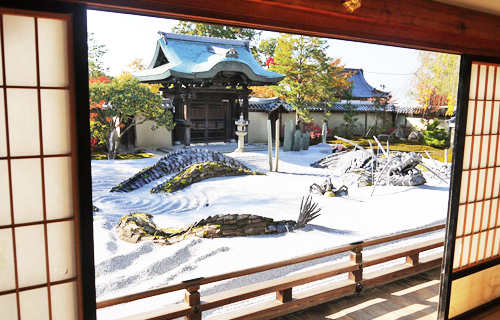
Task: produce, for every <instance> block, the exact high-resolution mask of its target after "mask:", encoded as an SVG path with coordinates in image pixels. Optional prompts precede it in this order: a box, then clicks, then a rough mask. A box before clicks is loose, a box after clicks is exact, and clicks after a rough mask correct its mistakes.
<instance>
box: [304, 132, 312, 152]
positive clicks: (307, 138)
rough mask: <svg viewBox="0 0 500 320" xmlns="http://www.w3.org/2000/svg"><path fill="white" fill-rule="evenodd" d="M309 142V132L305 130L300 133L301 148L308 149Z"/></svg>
mask: <svg viewBox="0 0 500 320" xmlns="http://www.w3.org/2000/svg"><path fill="white" fill-rule="evenodd" d="M310 142H311V134H310V133H309V132H305V133H304V134H303V135H302V150H309V143H310Z"/></svg>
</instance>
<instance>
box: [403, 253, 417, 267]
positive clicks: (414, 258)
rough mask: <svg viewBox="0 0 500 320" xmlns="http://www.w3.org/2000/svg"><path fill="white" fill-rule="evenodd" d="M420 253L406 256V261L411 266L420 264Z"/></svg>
mask: <svg viewBox="0 0 500 320" xmlns="http://www.w3.org/2000/svg"><path fill="white" fill-rule="evenodd" d="M418 255H419V254H418V253H415V254H412V255H409V256H406V263H407V264H409V265H410V266H414V265H417V264H418Z"/></svg>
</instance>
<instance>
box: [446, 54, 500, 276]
mask: <svg viewBox="0 0 500 320" xmlns="http://www.w3.org/2000/svg"><path fill="white" fill-rule="evenodd" d="M499 121H500V66H496V65H491V64H481V63H473V64H472V71H471V85H470V93H469V108H468V114H467V128H466V136H465V148H464V162H463V170H462V186H461V188H460V206H459V213H458V221H457V234H456V244H455V257H454V260H453V262H454V264H453V268H454V269H461V268H464V267H468V266H472V265H474V264H477V263H480V262H483V261H486V260H489V259H492V258H494V257H497V256H498V255H499V253H500V252H499V244H500V230H499V228H500V224H499V222H500V221H499V219H498V216H499V208H500V207H499V205H500V203H499V190H500V147H499V144H500V139H499V138H500V135H499Z"/></svg>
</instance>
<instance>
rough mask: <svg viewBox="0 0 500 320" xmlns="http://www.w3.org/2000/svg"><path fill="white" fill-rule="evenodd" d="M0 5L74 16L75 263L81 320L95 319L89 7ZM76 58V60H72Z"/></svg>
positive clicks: (31, 2) (26, 1) (11, 0)
mask: <svg viewBox="0 0 500 320" xmlns="http://www.w3.org/2000/svg"><path fill="white" fill-rule="evenodd" d="M0 6H1V7H2V8H7V9H12V10H13V13H14V14H15V12H16V10H19V13H20V14H22V13H23V12H26V13H30V12H31V13H33V14H34V15H39V14H40V13H42V15H43V14H44V13H48V14H54V13H55V14H65V15H70V16H72V17H73V19H72V21H71V23H72V39H73V41H72V43H70V44H69V46H70V48H71V47H72V48H71V51H72V56H71V55H70V56H69V59H70V62H69V63H70V64H71V63H72V64H73V74H70V79H69V81H70V82H73V86H74V89H73V92H72V93H73V97H71V98H70V99H74V107H75V109H74V110H72V111H73V112H74V117H75V125H76V128H72V129H71V131H72V134H74V136H73V137H71V139H76V150H73V151H72V152H74V153H75V154H76V168H74V169H73V170H76V172H77V180H78V182H77V183H78V184H77V185H76V186H74V188H75V189H76V190H77V191H76V192H75V194H76V197H77V199H75V200H76V201H75V203H78V207H77V209H76V210H75V212H76V213H77V214H76V215H75V237H76V246H75V250H76V265H77V277H78V278H79V280H78V284H77V295H78V311H79V313H78V317H79V319H80V320H84V319H89V320H92V319H95V318H96V295H95V272H94V245H93V241H94V238H93V214H92V213H93V210H92V177H91V165H90V163H91V162H90V160H91V158H90V121H89V119H90V110H89V104H88V101H89V89H88V83H89V81H88V62H87V13H86V10H87V6H86V5H85V4H79V3H61V2H53V1H37V0H23V1H16V0H6V1H3V2H2V3H1V4H0ZM71 59H73V61H71Z"/></svg>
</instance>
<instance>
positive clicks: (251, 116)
mask: <svg viewBox="0 0 500 320" xmlns="http://www.w3.org/2000/svg"><path fill="white" fill-rule="evenodd" d="M267 118H268V114H267V112H249V113H248V120H249V121H250V124H249V125H248V142H249V143H266V142H267ZM235 139H237V138H235Z"/></svg>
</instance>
